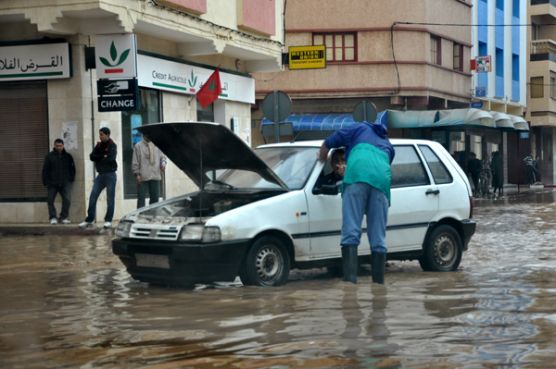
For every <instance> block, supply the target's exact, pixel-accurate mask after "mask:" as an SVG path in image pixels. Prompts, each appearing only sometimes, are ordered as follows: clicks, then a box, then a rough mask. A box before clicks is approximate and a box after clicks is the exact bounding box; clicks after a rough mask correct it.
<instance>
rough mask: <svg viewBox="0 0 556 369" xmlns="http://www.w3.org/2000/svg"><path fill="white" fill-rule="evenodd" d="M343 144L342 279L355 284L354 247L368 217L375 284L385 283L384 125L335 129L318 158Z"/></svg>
mask: <svg viewBox="0 0 556 369" xmlns="http://www.w3.org/2000/svg"><path fill="white" fill-rule="evenodd" d="M338 147H345V156H346V161H347V167H346V171H345V175H344V181H343V185H344V188H343V192H342V237H341V241H340V243H341V246H342V267H343V271H344V281H347V282H352V283H357V267H358V260H357V247H358V246H359V243H360V239H361V222H362V221H363V215H366V216H367V237H368V238H369V244H370V245H371V268H372V279H373V282H374V283H379V284H384V267H385V262H386V252H387V247H386V242H385V239H386V223H387V220H388V207H389V206H390V179H391V172H390V164H391V163H392V160H393V159H394V148H393V147H392V144H391V143H390V140H389V139H388V136H387V130H386V127H385V126H383V125H381V124H372V123H368V122H363V123H359V124H356V125H353V126H351V127H349V128H345V129H342V130H339V131H336V132H335V133H334V134H332V135H331V136H330V137H328V138H327V139H326V140H325V141H324V142H323V144H322V146H321V148H320V152H319V160H321V161H324V160H326V157H327V155H328V151H329V150H330V149H332V148H338Z"/></svg>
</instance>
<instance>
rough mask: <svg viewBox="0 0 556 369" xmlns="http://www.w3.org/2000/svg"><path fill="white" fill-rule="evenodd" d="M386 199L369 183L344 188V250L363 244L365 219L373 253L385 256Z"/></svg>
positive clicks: (342, 243)
mask: <svg viewBox="0 0 556 369" xmlns="http://www.w3.org/2000/svg"><path fill="white" fill-rule="evenodd" d="M388 206H389V205H388V199H387V198H386V195H385V194H384V193H383V192H381V191H379V190H377V189H376V188H374V187H372V186H371V185H369V184H367V183H359V182H358V183H352V184H348V185H344V190H343V192H342V240H341V245H342V247H357V246H359V242H360V240H361V223H362V221H363V215H366V216H367V237H368V238H369V243H370V245H371V252H375V253H386V251H387V247H386V241H385V239H386V223H387V222H388Z"/></svg>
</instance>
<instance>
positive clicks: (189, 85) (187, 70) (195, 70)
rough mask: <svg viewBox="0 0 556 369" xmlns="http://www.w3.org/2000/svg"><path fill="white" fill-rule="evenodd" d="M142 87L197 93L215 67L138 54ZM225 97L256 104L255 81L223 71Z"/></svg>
mask: <svg viewBox="0 0 556 369" xmlns="http://www.w3.org/2000/svg"><path fill="white" fill-rule="evenodd" d="M137 70H138V80H139V86H141V87H148V88H154V89H157V90H163V91H171V92H175V93H181V94H188V95H195V94H196V93H197V92H198V91H199V89H200V88H201V86H202V85H203V83H204V82H205V81H206V80H207V79H208V78H209V76H210V75H211V74H212V73H213V72H214V69H208V68H202V67H197V66H193V65H189V64H186V63H181V62H178V61H171V60H166V59H160V58H156V57H153V56H149V55H143V54H139V55H137ZM220 83H221V85H222V93H221V94H220V96H219V99H221V100H231V101H239V102H244V103H248V104H254V103H255V80H254V79H253V78H250V77H244V76H239V75H237V74H231V73H226V72H223V71H222V70H220Z"/></svg>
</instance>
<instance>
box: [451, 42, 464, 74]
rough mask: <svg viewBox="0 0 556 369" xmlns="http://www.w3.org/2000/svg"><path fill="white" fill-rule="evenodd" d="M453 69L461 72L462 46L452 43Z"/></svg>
mask: <svg viewBox="0 0 556 369" xmlns="http://www.w3.org/2000/svg"><path fill="white" fill-rule="evenodd" d="M453 56H454V62H453V69H454V70H458V71H460V72H463V45H461V44H458V43H455V42H454V52H453Z"/></svg>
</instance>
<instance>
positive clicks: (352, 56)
mask: <svg viewBox="0 0 556 369" xmlns="http://www.w3.org/2000/svg"><path fill="white" fill-rule="evenodd" d="M313 45H325V46H326V61H327V62H352V61H357V37H356V34H355V33H314V34H313Z"/></svg>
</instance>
